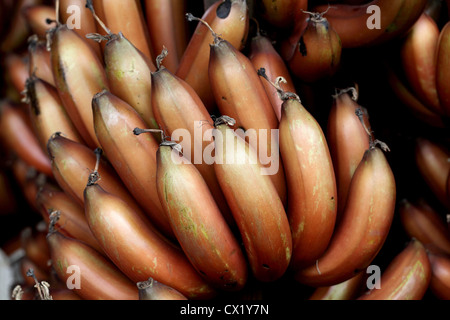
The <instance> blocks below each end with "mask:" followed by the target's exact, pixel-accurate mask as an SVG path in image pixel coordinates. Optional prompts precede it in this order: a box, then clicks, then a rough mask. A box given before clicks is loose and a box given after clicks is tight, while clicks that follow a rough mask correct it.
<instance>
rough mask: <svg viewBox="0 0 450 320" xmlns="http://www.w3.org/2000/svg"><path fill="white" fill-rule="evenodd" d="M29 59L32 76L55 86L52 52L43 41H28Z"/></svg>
mask: <svg viewBox="0 0 450 320" xmlns="http://www.w3.org/2000/svg"><path fill="white" fill-rule="evenodd" d="M28 58H29V64H30V65H29V71H30V76H35V77H37V78H39V79H42V80H43V81H45V82H47V83H49V84H51V85H52V86H55V79H54V78H53V73H52V66H51V59H50V51H48V50H47V44H46V42H45V41H43V40H39V39H34V40H28Z"/></svg>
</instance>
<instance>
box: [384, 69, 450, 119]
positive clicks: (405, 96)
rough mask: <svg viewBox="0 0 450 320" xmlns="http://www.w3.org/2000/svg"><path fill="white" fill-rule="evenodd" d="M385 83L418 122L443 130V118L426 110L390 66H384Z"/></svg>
mask: <svg viewBox="0 0 450 320" xmlns="http://www.w3.org/2000/svg"><path fill="white" fill-rule="evenodd" d="M386 73H387V81H388V83H389V85H390V87H391V88H392V91H393V92H394V94H395V95H396V96H397V98H398V99H399V100H400V102H401V103H402V104H403V106H404V108H405V109H406V110H407V111H408V112H410V113H411V114H412V115H413V116H414V117H416V118H417V119H418V120H420V121H422V122H424V123H426V124H428V125H430V126H432V127H437V128H444V127H445V125H444V122H443V118H442V117H441V116H440V115H439V114H437V113H435V112H434V111H432V110H430V109H429V108H427V107H426V106H425V105H424V104H423V103H422V102H421V101H420V100H419V99H418V98H417V97H416V96H415V94H414V93H413V92H411V89H409V88H408V87H407V85H406V84H405V83H404V81H402V80H401V79H400V76H399V75H397V74H396V72H395V71H394V70H393V69H392V67H390V66H386Z"/></svg>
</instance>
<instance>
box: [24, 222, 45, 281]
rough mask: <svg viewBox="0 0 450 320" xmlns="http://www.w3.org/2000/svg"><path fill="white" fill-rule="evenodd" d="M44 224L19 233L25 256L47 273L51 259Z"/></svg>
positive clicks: (27, 228)
mask: <svg viewBox="0 0 450 320" xmlns="http://www.w3.org/2000/svg"><path fill="white" fill-rule="evenodd" d="M43 226H45V224H42V223H38V224H37V225H34V226H30V227H26V228H25V229H23V230H22V231H21V233H20V240H21V248H22V249H23V251H24V254H25V256H26V257H27V258H28V259H30V260H31V261H32V262H33V263H34V264H36V265H37V266H38V267H39V268H40V269H41V270H42V271H44V272H47V273H49V271H50V266H49V261H50V259H51V253H50V247H49V245H48V243H47V240H46V234H47V233H46V231H45V230H44V229H43V228H42V227H43Z"/></svg>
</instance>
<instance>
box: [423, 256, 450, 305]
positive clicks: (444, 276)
mask: <svg viewBox="0 0 450 320" xmlns="http://www.w3.org/2000/svg"><path fill="white" fill-rule="evenodd" d="M428 259H429V260H430V264H431V281H430V291H431V292H432V293H433V294H434V295H435V296H436V297H437V298H438V299H441V300H450V276H449V275H450V256H449V255H448V254H442V253H436V252H433V251H428Z"/></svg>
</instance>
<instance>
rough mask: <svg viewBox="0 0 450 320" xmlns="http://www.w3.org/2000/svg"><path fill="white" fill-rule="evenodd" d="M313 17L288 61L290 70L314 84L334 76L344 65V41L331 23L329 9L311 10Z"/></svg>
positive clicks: (301, 78)
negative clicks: (342, 64)
mask: <svg viewBox="0 0 450 320" xmlns="http://www.w3.org/2000/svg"><path fill="white" fill-rule="evenodd" d="M308 14H309V15H310V17H309V18H308V20H307V22H306V27H305V29H304V30H303V32H302V33H301V34H300V38H299V39H298V42H297V45H296V47H295V50H294V52H293V54H292V56H291V57H290V59H289V60H288V62H287V64H288V66H289V70H290V71H291V72H292V73H293V74H294V75H295V76H296V77H298V78H299V79H300V80H302V81H304V82H306V83H314V82H317V81H319V80H322V79H329V78H331V77H332V76H333V75H334V74H335V73H336V72H337V70H338V68H339V67H340V63H341V54H342V44H341V40H340V38H339V34H338V33H337V32H336V31H335V30H334V28H333V26H332V25H330V23H329V22H328V20H327V18H325V17H324V15H325V14H326V12H322V13H308Z"/></svg>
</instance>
